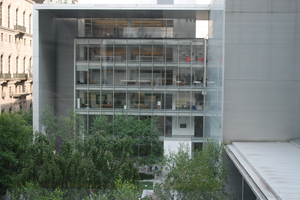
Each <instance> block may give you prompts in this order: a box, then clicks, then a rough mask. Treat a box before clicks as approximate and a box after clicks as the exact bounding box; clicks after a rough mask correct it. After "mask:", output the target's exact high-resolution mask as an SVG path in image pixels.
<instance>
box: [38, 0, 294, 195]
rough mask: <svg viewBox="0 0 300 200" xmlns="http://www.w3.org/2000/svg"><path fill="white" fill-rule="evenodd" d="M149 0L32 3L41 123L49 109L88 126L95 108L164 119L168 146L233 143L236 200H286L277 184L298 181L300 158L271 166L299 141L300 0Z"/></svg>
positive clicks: (232, 176) (232, 183)
mask: <svg viewBox="0 0 300 200" xmlns="http://www.w3.org/2000/svg"><path fill="white" fill-rule="evenodd" d="M134 2H136V1H134ZM142 2H143V3H141V4H138V3H137V4H134V5H131V4H126V5H123V4H122V5H121V4H114V5H105V4H103V5H101V6H97V5H85V6H84V8H83V7H82V6H81V5H72V6H70V7H68V6H65V7H64V6H59V5H57V6H56V7H55V6H53V7H52V8H49V7H43V6H42V5H38V6H35V8H34V16H35V17H34V26H35V27H36V28H35V38H34V42H35V44H37V46H36V48H35V52H36V54H35V57H34V72H35V74H36V75H37V78H36V79H35V80H34V91H35V94H36V95H35V96H34V102H35V104H34V127H35V128H36V129H37V130H42V126H41V124H40V122H39V119H40V117H41V112H42V110H43V108H45V106H47V105H53V106H54V107H55V112H56V114H57V115H61V114H65V113H66V111H67V109H68V108H70V107H71V108H73V109H74V110H75V112H77V113H78V114H80V115H81V116H83V117H84V119H85V124H86V129H87V130H89V127H90V124H91V123H92V122H93V116H95V115H98V114H105V115H108V119H109V120H113V115H114V114H117V113H122V112H125V113H127V114H128V115H137V116H139V119H143V118H145V117H149V116H150V117H157V118H158V121H157V123H158V124H157V125H159V127H160V134H161V137H160V140H161V141H162V142H163V143H164V147H165V151H166V153H167V152H168V150H169V149H171V150H176V149H177V147H178V146H179V143H180V142H187V143H188V144H189V145H190V146H191V147H194V148H198V147H200V148H201V146H202V144H203V141H205V138H213V139H215V140H216V141H220V142H221V141H225V142H226V143H227V144H228V146H227V148H226V150H227V152H228V161H229V163H230V164H229V168H230V178H229V184H228V190H229V191H230V190H233V191H234V192H235V194H236V199H255V200H256V199H268V198H269V199H276V198H281V199H289V198H288V197H287V198H284V197H285V196H284V195H289V194H292V193H295V192H293V191H290V192H283V191H282V190H281V188H283V186H284V185H283V184H282V183H281V182H280V181H278V182H276V181H274V180H275V179H276V178H277V177H276V176H277V175H278V176H279V178H278V179H280V180H281V179H286V180H288V181H290V182H289V183H291V184H287V185H288V187H290V188H292V187H294V186H298V185H299V179H298V180H296V179H291V177H294V174H295V173H297V170H295V171H294V172H295V173H294V174H293V175H287V174H285V173H284V172H283V173H282V169H285V168H286V169H291V170H293V169H299V167H297V166H298V165H299V164H297V163H295V164H293V165H292V166H288V163H281V164H282V165H281V164H280V165H278V166H280V169H279V168H277V169H276V170H274V171H276V174H273V175H274V177H273V176H269V175H270V173H269V172H270V171H268V170H272V169H271V168H273V167H275V166H277V165H276V159H279V157H280V158H282V160H285V157H288V152H289V151H290V149H292V151H293V152H295V153H296V152H298V151H297V148H298V147H297V148H296V149H295V148H293V147H294V146H293V147H291V146H290V145H294V144H292V143H291V144H288V145H285V144H281V143H287V142H289V141H291V140H293V139H296V138H299V137H300V134H299V133H300V123H299V119H300V112H299V108H300V106H299V101H298V99H299V93H298V92H297V91H299V85H300V84H299V81H300V73H299V72H300V71H299V64H298V63H299V56H298V54H299V52H300V48H299V47H300V44H299V41H300V40H299V32H300V29H299V28H300V27H299V19H300V18H299V13H300V4H299V3H298V1H293V0H287V1H284V2H282V1H260V0H257V1H256V0H255V1H251V2H250V1H247V2H246V1H241V0H228V1H222V0H214V1H212V2H211V4H209V5H201V4H198V3H197V1H189V2H188V3H186V2H184V1H179V0H174V1H155V0H153V1H152V0H151V1H142ZM112 3H115V1H112ZM62 11H63V12H62ZM197 20H208V24H209V26H208V37H207V39H203V38H196V36H195V21H197ZM62 33H63V34H62ZM283 38H285V39H283ZM262 141H263V142H266V145H264V144H263V143H261V142H262ZM239 142H242V143H239ZM247 142H252V143H247ZM272 142H273V143H274V144H273V143H272ZM256 143H259V144H256ZM275 143H276V144H277V145H276V144H275ZM293 143H295V142H293ZM298 143H299V141H298ZM274 148H275V149H276V148H278V149H276V150H277V151H276V153H274V152H275V151H274V152H273V149H274ZM280 148H283V149H282V151H281V150H280ZM255 150H261V151H264V152H257V151H255ZM281 152H286V153H282V154H281ZM257 158H259V159H261V160H260V161H261V162H257V160H258V159H257ZM264 159H265V160H270V161H272V162H271V163H272V165H267V164H264V163H263V161H264ZM274 159H275V161H274ZM293 159H294V157H293V158H292V160H291V161H293ZM294 160H295V159H294ZM293 163H294V162H293ZM295 166H296V167H295ZM292 168H293V169H292ZM280 170H281V171H280ZM277 172H278V173H277ZM276 180H277V179H276ZM297 184H298V185H297ZM278 185H279V189H278V188H276V187H277V186H278ZM287 189H288V188H287ZM285 191H288V190H285ZM293 195H297V194H293ZM290 199H291V198H290ZM296 199H297V198H296Z"/></svg>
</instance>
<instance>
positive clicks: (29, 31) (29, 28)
mask: <svg viewBox="0 0 300 200" xmlns="http://www.w3.org/2000/svg"><path fill="white" fill-rule="evenodd" d="M28 21H29V26H28V33H31V14H30V15H29V20H28Z"/></svg>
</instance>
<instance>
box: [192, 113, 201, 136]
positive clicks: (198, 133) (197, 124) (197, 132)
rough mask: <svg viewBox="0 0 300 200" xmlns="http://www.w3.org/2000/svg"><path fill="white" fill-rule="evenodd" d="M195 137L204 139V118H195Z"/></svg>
mask: <svg viewBox="0 0 300 200" xmlns="http://www.w3.org/2000/svg"><path fill="white" fill-rule="evenodd" d="M192 122H193V121H192ZM194 136H195V137H203V117H202V116H201V117H194Z"/></svg>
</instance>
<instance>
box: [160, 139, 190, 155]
mask: <svg viewBox="0 0 300 200" xmlns="http://www.w3.org/2000/svg"><path fill="white" fill-rule="evenodd" d="M180 144H185V145H188V147H189V149H190V150H191V149H192V141H191V140H174V141H172V140H165V141H164V151H165V152H164V154H165V155H170V152H178V148H179V147H180ZM190 152H191V151H190Z"/></svg>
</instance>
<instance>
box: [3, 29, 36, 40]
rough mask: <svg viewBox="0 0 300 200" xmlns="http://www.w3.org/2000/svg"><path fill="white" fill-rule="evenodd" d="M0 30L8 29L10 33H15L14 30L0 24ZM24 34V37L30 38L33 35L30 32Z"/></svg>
mask: <svg viewBox="0 0 300 200" xmlns="http://www.w3.org/2000/svg"><path fill="white" fill-rule="evenodd" d="M0 30H5V31H9V32H11V33H12V34H15V33H16V31H15V30H14V29H11V28H7V27H5V26H0ZM25 36H26V37H31V38H32V37H33V35H32V34H30V33H25Z"/></svg>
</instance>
